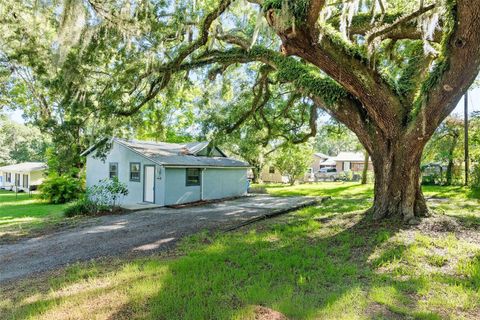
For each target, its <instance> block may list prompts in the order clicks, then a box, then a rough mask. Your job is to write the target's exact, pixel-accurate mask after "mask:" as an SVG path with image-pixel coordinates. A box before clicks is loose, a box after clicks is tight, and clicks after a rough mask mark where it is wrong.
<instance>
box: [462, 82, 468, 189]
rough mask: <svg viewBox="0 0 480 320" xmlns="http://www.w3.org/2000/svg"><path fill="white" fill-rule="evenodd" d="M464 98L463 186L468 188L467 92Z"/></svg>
mask: <svg viewBox="0 0 480 320" xmlns="http://www.w3.org/2000/svg"><path fill="white" fill-rule="evenodd" d="M463 98H464V100H465V101H464V107H465V109H464V130H465V143H464V146H465V185H466V186H468V171H469V155H468V90H467V91H466V92H465V96H464V97H463Z"/></svg>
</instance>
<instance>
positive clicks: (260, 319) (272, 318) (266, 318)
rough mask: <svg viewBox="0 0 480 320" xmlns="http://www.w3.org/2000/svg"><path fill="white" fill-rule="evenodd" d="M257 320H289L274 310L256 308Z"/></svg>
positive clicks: (261, 307)
mask: <svg viewBox="0 0 480 320" xmlns="http://www.w3.org/2000/svg"><path fill="white" fill-rule="evenodd" d="M254 312H255V320H287V319H288V318H287V317H286V316H285V315H283V314H282V313H280V312H278V311H275V310H273V309H270V308H267V307H263V306H256V307H255V311H254Z"/></svg>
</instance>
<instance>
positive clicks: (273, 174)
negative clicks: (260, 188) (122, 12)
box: [260, 165, 288, 183]
mask: <svg viewBox="0 0 480 320" xmlns="http://www.w3.org/2000/svg"><path fill="white" fill-rule="evenodd" d="M260 180H262V181H263V182H265V183H288V177H286V176H283V175H282V174H281V173H280V170H278V169H277V168H275V166H274V165H266V166H263V169H262V171H261V172H260Z"/></svg>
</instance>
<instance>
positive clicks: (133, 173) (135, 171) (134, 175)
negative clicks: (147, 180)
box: [130, 162, 140, 181]
mask: <svg viewBox="0 0 480 320" xmlns="http://www.w3.org/2000/svg"><path fill="white" fill-rule="evenodd" d="M130 181H140V162H130Z"/></svg>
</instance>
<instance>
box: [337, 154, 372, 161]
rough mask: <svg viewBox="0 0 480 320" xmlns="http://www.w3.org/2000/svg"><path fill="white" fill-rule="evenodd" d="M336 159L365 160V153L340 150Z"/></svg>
mask: <svg viewBox="0 0 480 320" xmlns="http://www.w3.org/2000/svg"><path fill="white" fill-rule="evenodd" d="M334 160H335V161H358V162H363V161H365V154H364V153H362V152H340V153H339V154H338V155H337V156H336V157H334Z"/></svg>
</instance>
